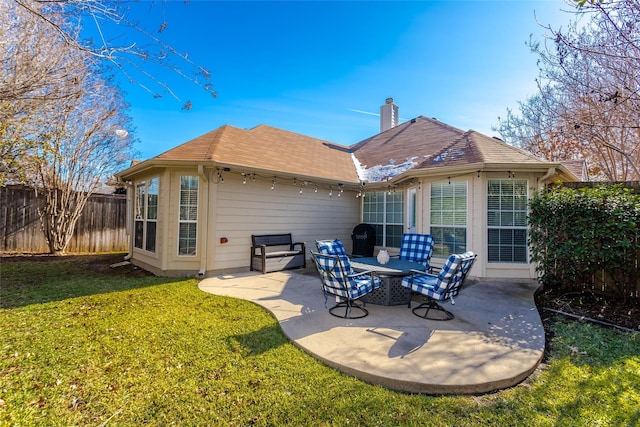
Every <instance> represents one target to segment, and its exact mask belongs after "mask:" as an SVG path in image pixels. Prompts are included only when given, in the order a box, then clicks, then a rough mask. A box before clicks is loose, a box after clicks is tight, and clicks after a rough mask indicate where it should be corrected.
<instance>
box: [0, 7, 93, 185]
mask: <svg viewBox="0 0 640 427" xmlns="http://www.w3.org/2000/svg"><path fill="white" fill-rule="evenodd" d="M51 19H55V20H60V19H61V17H60V16H51ZM73 51H74V49H73V48H71V47H70V46H69V45H68V44H66V43H63V42H62V41H61V39H60V37H59V35H58V33H57V32H56V31H55V30H54V29H53V28H52V27H51V26H50V25H48V24H47V23H45V22H43V21H41V20H38V19H35V18H34V16H33V15H32V14H30V13H29V12H27V11H26V10H24V9H23V8H21V7H20V6H19V5H18V4H17V3H14V2H13V1H2V2H0V154H1V157H2V162H1V163H0V182H2V183H4V182H6V181H16V180H18V181H21V180H23V179H24V177H25V171H26V170H27V169H28V164H29V162H28V159H29V157H30V150H31V149H33V148H35V146H36V144H37V139H36V138H34V137H33V136H34V135H35V134H36V133H37V132H38V130H39V128H40V121H39V120H37V118H40V119H44V118H45V117H46V116H47V111H48V110H49V109H51V108H52V107H53V106H54V105H55V104H56V103H57V102H59V101H63V100H65V99H70V98H73V97H77V96H79V95H80V94H81V93H82V90H83V88H82V87H81V85H79V84H78V82H79V80H78V79H79V76H81V74H82V73H83V72H84V71H85V68H84V66H83V61H80V62H73V61H70V60H69V58H70V55H71V54H72V53H73Z"/></svg>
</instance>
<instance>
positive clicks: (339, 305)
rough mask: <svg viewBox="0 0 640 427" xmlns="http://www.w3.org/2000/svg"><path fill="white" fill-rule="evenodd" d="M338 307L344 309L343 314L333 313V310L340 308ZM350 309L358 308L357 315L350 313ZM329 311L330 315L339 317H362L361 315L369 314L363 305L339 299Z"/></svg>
mask: <svg viewBox="0 0 640 427" xmlns="http://www.w3.org/2000/svg"><path fill="white" fill-rule="evenodd" d="M340 309H344V315H341V314H338V313H334V310H340ZM352 309H356V310H359V312H360V314H359V315H357V316H354V315H352V313H351V311H352ZM329 313H330V314H331V315H332V316H335V317H340V318H342V319H362V318H363V317H367V316H368V315H369V312H368V311H367V309H366V308H364V307H363V305H361V304H358V303H357V302H355V301H352V300H343V301H340V302H339V303H337V304H336V305H334V306H333V307H331V308H330V309H329Z"/></svg>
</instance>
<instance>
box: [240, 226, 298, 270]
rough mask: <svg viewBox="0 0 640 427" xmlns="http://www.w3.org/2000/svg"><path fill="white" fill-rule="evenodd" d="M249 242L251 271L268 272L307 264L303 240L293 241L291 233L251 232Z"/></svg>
mask: <svg viewBox="0 0 640 427" xmlns="http://www.w3.org/2000/svg"><path fill="white" fill-rule="evenodd" d="M251 242H252V245H251V262H250V266H251V267H250V268H251V271H253V270H259V271H262V273H269V272H271V271H280V270H286V269H290V268H298V267H302V268H305V267H306V266H307V260H306V258H305V245H304V242H296V243H293V242H292V241H291V233H285V234H253V235H251ZM296 247H297V249H296Z"/></svg>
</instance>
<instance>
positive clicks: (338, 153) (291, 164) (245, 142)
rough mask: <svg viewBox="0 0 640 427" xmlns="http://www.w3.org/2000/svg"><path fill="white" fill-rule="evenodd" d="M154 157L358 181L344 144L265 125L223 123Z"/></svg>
mask: <svg viewBox="0 0 640 427" xmlns="http://www.w3.org/2000/svg"><path fill="white" fill-rule="evenodd" d="M154 159H155V160H177V161H184V160H187V161H188V160H192V161H196V162H207V161H211V162H215V163H217V164H221V165H224V166H230V167H233V166H236V167H239V168H252V169H259V170H266V171H271V172H274V173H275V172H278V173H286V174H291V175H299V176H309V177H320V178H326V179H332V180H337V181H341V182H359V179H358V175H357V173H356V169H355V167H354V164H353V161H352V159H351V155H350V152H349V149H348V148H347V147H344V146H341V145H337V144H333V143H330V142H328V141H324V140H321V139H317V138H312V137H309V136H305V135H301V134H298V133H293V132H289V131H285V130H282V129H278V128H274V127H271V126H266V125H259V126H256V127H255V128H252V129H240V128H236V127H233V126H229V125H225V126H222V127H220V128H218V129H216V130H214V131H212V132H209V133H207V134H204V135H202V136H199V137H197V138H195V139H193V140H191V141H188V142H186V143H184V144H182V145H180V146H178V147H175V148H173V149H171V150H169V151H167V152H165V153H162V154H160V155H158V156H156V157H155V158H154ZM154 159H151V160H154Z"/></svg>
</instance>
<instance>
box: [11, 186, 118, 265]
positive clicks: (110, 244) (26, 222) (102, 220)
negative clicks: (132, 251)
mask: <svg viewBox="0 0 640 427" xmlns="http://www.w3.org/2000/svg"><path fill="white" fill-rule="evenodd" d="M37 197H41V196H36V193H35V191H34V190H33V189H32V188H29V187H24V186H7V187H0V226H1V227H2V235H1V236H0V251H4V252H33V253H42V252H49V246H48V245H47V241H46V240H45V237H44V233H43V232H42V225H41V223H40V216H39V215H38V199H37ZM126 216H127V200H126V196H125V195H122V194H93V195H91V197H89V200H87V204H86V206H85V208H84V211H83V212H82V215H80V218H79V219H78V222H77V224H76V228H75V230H74V233H73V237H72V238H71V241H70V242H69V245H68V246H67V249H66V251H67V252H79V253H83V252H84V253H94V252H118V251H126V250H127V249H128V241H127V233H126Z"/></svg>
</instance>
